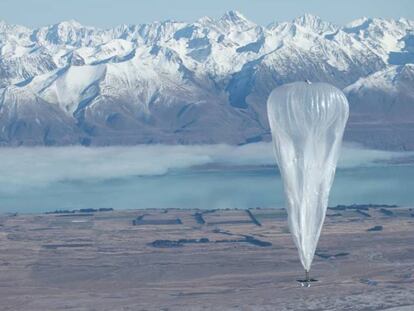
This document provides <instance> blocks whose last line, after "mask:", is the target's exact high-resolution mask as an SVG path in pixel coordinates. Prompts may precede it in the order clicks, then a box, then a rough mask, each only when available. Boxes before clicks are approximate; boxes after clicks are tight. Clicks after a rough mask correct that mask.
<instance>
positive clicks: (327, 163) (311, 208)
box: [267, 82, 349, 284]
mask: <svg viewBox="0 0 414 311" xmlns="http://www.w3.org/2000/svg"><path fill="white" fill-rule="evenodd" d="M267 113H268V117H269V123H270V129H271V132H272V137H273V144H274V151H275V155H276V160H277V163H278V166H279V170H280V174H281V177H282V179H283V186H284V192H285V196H286V205H287V211H288V221H289V228H290V231H291V234H292V235H293V239H294V241H295V244H296V246H297V248H298V251H299V257H300V261H301V262H302V265H303V267H304V268H305V271H306V280H305V281H310V280H309V270H310V267H311V264H312V260H313V257H314V254H315V250H316V246H317V243H318V240H319V236H320V233H321V229H322V225H323V222H324V220H325V214H326V209H327V206H328V197H329V192H330V189H331V185H332V182H333V179H334V175H335V169H336V163H337V160H338V156H339V151H340V146H341V142H342V136H343V133H344V129H345V124H346V122H347V120H348V115H349V106H348V101H347V99H346V97H345V95H344V94H343V93H342V91H341V90H339V89H337V88H336V87H334V86H332V85H329V84H326V83H309V82H294V83H290V84H285V85H282V86H280V87H278V88H276V89H274V90H273V91H272V93H271V94H270V96H269V99H268V101H267ZM305 283H307V284H309V283H308V282H305Z"/></svg>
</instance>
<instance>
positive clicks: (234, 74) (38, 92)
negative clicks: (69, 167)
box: [0, 11, 414, 149]
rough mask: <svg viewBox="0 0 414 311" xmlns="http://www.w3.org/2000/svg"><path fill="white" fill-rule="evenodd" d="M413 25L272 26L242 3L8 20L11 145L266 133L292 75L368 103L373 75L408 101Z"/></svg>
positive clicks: (1, 48)
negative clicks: (182, 18)
mask: <svg viewBox="0 0 414 311" xmlns="http://www.w3.org/2000/svg"><path fill="white" fill-rule="evenodd" d="M413 33H414V22H412V21H410V20H406V19H399V20H384V19H368V18H363V19H360V20H357V21H354V22H352V23H350V24H348V25H347V26H345V27H339V26H336V25H334V24H332V23H330V22H327V21H324V20H322V19H321V18H320V17H318V16H314V15H311V14H305V15H303V16H300V17H298V18H296V19H295V20H293V21H291V22H278V23H273V24H271V25H269V26H267V27H262V26H260V25H257V24H255V23H254V22H252V21H250V20H248V19H247V18H246V17H244V16H243V15H242V14H240V13H239V12H237V11H229V12H226V13H225V14H224V15H223V16H222V17H220V18H216V19H213V18H209V17H203V18H200V19H199V20H197V21H195V22H193V23H186V22H177V21H162V22H152V23H148V24H140V25H120V26H117V27H114V28H111V29H99V28H95V27H89V26H84V25H82V24H80V23H79V22H77V21H73V20H70V21H63V22H60V23H57V24H54V25H50V26H45V27H40V28H38V29H34V30H32V29H28V28H25V27H21V26H14V25H9V24H7V23H5V22H0V57H1V61H0V94H2V96H0V107H2V109H0V122H2V125H3V127H2V128H3V129H4V130H3V132H2V131H0V145H1V144H6V145H7V144H16V145H20V144H26V143H30V144H43V143H45V144H63V143H69V142H70V143H79V142H80V143H83V144H96V145H108V144H124V143H126V144H136V143H145V142H159V143H161V142H168V143H174V142H179V143H221V142H225V143H235V144H239V143H246V142H249V141H257V140H260V139H267V138H269V131H268V123H267V116H266V109H265V107H266V99H267V96H268V94H269V92H270V91H271V90H272V89H273V88H274V87H276V86H278V85H281V84H283V83H288V82H292V81H296V80H304V79H310V80H312V81H324V82H328V83H331V84H334V85H336V86H337V87H340V88H345V87H347V86H349V85H351V86H352V89H354V90H355V92H353V93H352V94H354V93H355V94H356V93H358V94H360V95H361V94H362V95H361V103H362V105H365V102H364V100H365V98H364V95H363V94H364V93H363V91H361V92H360V91H359V87H361V89H364V90H365V89H366V88H362V87H364V86H367V85H370V84H372V85H375V87H373V88H372V90H373V92H379V90H381V89H382V90H387V89H388V88H389V89H391V90H393V91H392V92H390V94H391V93H392V94H399V95H401V94H402V95H401V98H407V96H406V95H407V94H409V93H410V94H411V92H412V81H413V79H412V76H413V66H414V65H413V63H414V43H413V42H414V39H413V37H414V36H413ZM361 81H362V82H361ZM410 90H411V91H410ZM370 96H371V95H370ZM410 96H411V95H410ZM355 98H359V97H358V96H355ZM371 98H374V99H375V100H372V103H374V104H375V105H382V104H383V101H378V100H377V99H378V98H380V97H375V96H373V95H372V96H371ZM409 98H411V97H409ZM410 100H411V99H410ZM374 104H373V105H374ZM407 107H411V106H408V105H407ZM410 109H411V108H407V111H406V113H404V115H406V116H409V115H413V116H414V111H413V112H412V113H411V110H410ZM368 110H369V109H368ZM413 122H414V121H413ZM22 124H24V126H22ZM206 129H208V130H206ZM62 137H64V139H63V138H62ZM365 137H370V136H369V135H366V136H365ZM29 138H30V139H29ZM413 141H414V140H413ZM413 146H414V144H413ZM413 149H414V147H413Z"/></svg>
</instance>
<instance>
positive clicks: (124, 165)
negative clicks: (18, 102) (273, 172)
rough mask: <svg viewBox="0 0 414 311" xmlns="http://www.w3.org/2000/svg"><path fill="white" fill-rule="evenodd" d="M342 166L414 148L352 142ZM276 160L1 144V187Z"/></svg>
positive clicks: (266, 146)
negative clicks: (377, 147) (397, 149)
mask: <svg viewBox="0 0 414 311" xmlns="http://www.w3.org/2000/svg"><path fill="white" fill-rule="evenodd" d="M342 151H343V152H342V158H341V161H340V164H339V167H342V168H350V167H357V166H366V165H375V163H376V162H378V161H387V160H390V159H393V158H396V157H404V156H411V155H412V153H403V152H388V151H378V150H369V149H363V148H360V147H357V146H353V145H348V146H345V147H344V148H343V150H342ZM212 164H219V165H226V166H234V165H237V166H239V165H240V166H247V165H274V164H275V160H274V157H273V151H272V145H271V144H270V143H255V144H249V145H244V146H229V145H202V146H167V145H141V146H134V147H100V148H90V147H80V146H76V147H35V148H27V147H21V148H1V149H0V187H2V188H3V191H4V190H5V189H8V190H11V191H13V190H19V189H20V188H21V187H25V186H30V187H33V186H39V187H41V186H45V185H48V184H50V183H55V182H61V181H68V180H82V181H96V180H110V179H118V178H125V177H130V176H137V175H142V176H150V175H162V174H166V173H167V172H168V171H169V170H174V169H186V168H191V167H194V166H202V165H212Z"/></svg>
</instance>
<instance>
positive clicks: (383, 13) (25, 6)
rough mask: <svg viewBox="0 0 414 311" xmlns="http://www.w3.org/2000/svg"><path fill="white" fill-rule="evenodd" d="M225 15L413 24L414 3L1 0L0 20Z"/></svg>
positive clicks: (110, 21)
mask: <svg viewBox="0 0 414 311" xmlns="http://www.w3.org/2000/svg"><path fill="white" fill-rule="evenodd" d="M229 10H237V11H239V12H241V13H242V14H243V15H244V16H246V17H247V18H248V19H250V20H252V21H254V22H256V23H258V24H261V25H267V24H269V23H271V22H274V21H288V20H292V19H293V18H295V17H297V16H300V15H303V14H304V13H311V14H314V15H318V16H320V17H321V18H323V19H324V20H327V21H331V22H334V23H336V24H339V25H344V24H346V23H348V22H350V21H351V20H354V19H356V18H359V17H363V16H367V17H384V18H399V17H405V18H408V19H413V20H414V0H207V1H204V0H0V20H5V21H6V22H8V23H13V24H20V25H25V26H28V27H38V26H42V25H48V24H54V23H57V22H60V21H63V20H72V19H74V20H77V21H79V22H80V23H82V24H84V25H90V26H98V27H101V28H109V27H113V26H116V25H119V24H141V23H148V22H152V21H162V20H167V19H169V20H178V21H187V22H192V21H195V20H196V19H198V18H200V17H203V16H210V17H220V16H221V15H223V13H224V12H226V11H229Z"/></svg>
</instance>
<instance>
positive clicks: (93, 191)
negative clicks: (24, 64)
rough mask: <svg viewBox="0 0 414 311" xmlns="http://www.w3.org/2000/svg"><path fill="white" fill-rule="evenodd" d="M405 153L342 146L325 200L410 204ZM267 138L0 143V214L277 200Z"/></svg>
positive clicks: (412, 182) (412, 186)
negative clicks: (238, 142)
mask: <svg viewBox="0 0 414 311" xmlns="http://www.w3.org/2000/svg"><path fill="white" fill-rule="evenodd" d="M412 156H413V154H412V153H408V152H386V151H377V150H368V149H363V148H361V147H358V146H353V145H345V147H344V148H343V152H342V156H341V160H340V163H339V167H338V169H337V173H336V178H335V181H334V185H333V188H332V191H331V196H330V205H331V206H333V205H337V204H353V203H358V204H362V203H373V204H397V205H405V206H411V205H414V191H413V190H414V178H413V176H414V164H413V163H412V161H410V159H411V158H412ZM274 163H275V161H274V159H273V154H272V147H271V145H270V144H269V143H256V144H251V145H246V146H240V147H237V146H226V145H214V146H164V145H151V146H136V147H105V148H86V147H53V148H50V147H49V148H47V147H42V148H40V147H37V148H3V149H0V212H1V213H6V212H19V213H40V212H46V211H54V210H61V209H80V208H114V209H142V208H199V209H216V208H218V209H222V208H240V209H245V208H254V207H275V208H280V207H283V206H284V197H283V189H282V182H281V179H280V175H279V173H278V170H277V167H276V166H275V164H274Z"/></svg>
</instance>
